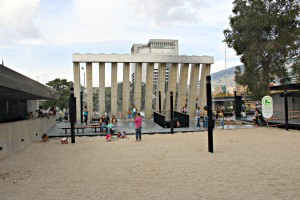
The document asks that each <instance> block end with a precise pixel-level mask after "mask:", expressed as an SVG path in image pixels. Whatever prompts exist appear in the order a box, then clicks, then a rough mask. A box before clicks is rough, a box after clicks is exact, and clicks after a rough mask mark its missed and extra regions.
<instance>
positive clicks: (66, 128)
mask: <svg viewBox="0 0 300 200" xmlns="http://www.w3.org/2000/svg"><path fill="white" fill-rule="evenodd" d="M61 129H63V130H65V134H67V130H71V127H62V128H61ZM74 129H76V130H77V133H79V131H78V130H79V129H81V130H82V133H84V129H86V127H85V126H77V127H74Z"/></svg>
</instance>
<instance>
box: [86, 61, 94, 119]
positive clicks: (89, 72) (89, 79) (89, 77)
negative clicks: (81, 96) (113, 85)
mask: <svg viewBox="0 0 300 200" xmlns="http://www.w3.org/2000/svg"><path fill="white" fill-rule="evenodd" d="M86 93H87V94H86V102H87V110H88V111H89V115H88V120H90V119H92V116H93V108H94V107H93V67H92V63H91V62H87V63H86Z"/></svg>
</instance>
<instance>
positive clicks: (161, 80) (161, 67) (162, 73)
mask: <svg viewBox="0 0 300 200" xmlns="http://www.w3.org/2000/svg"><path fill="white" fill-rule="evenodd" d="M165 84H166V63H159V64H158V79H157V94H156V110H159V103H158V101H159V91H161V108H162V110H163V108H164V99H165Z"/></svg>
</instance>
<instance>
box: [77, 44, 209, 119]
mask: <svg viewBox="0 0 300 200" xmlns="http://www.w3.org/2000/svg"><path fill="white" fill-rule="evenodd" d="M213 62H214V58H213V57H212V56H194V55H193V56H186V55H185V56H180V55H179V53H178V41H177V40H161V39H159V40H156V39H151V40H149V42H148V43H147V44H134V45H133V46H132V48H131V55H129V54H78V53H77V54H73V71H74V94H75V97H77V98H76V101H77V102H76V105H77V109H76V110H77V119H80V115H81V113H80V88H81V87H80V63H86V81H87V84H86V85H87V90H86V91H87V95H86V96H87V100H86V102H87V109H88V110H89V111H93V94H92V91H93V90H92V88H93V87H92V81H93V80H92V77H93V76H92V74H93V72H92V63H98V65H99V113H100V114H103V113H104V112H109V113H110V114H113V115H117V113H118V112H122V113H123V115H122V116H124V117H126V113H127V111H128V108H129V107H131V106H132V104H134V105H135V106H136V107H137V109H138V110H139V111H141V105H142V102H141V99H142V98H141V95H142V91H141V86H142V71H143V70H144V74H145V79H146V80H145V85H146V88H145V102H144V105H145V106H144V109H143V111H144V113H145V118H146V119H151V118H152V114H153V111H154V110H153V109H152V102H153V96H154V74H157V84H156V87H155V88H156V90H157V91H161V93H162V102H165V105H164V106H163V108H165V109H166V110H169V109H168V108H170V106H169V105H170V100H169V94H170V92H171V91H172V92H173V93H174V94H176V93H177V94H178V96H177V98H176V99H175V98H174V99H173V101H174V102H173V105H177V107H176V108H174V109H175V110H178V111H181V109H182V107H184V106H185V105H187V106H188V110H189V113H190V117H194V115H195V105H196V104H197V105H200V107H203V106H204V105H206V76H207V75H210V68H211V65H212V64H213ZM107 63H109V64H111V78H110V79H111V110H110V111H106V110H105V79H106V78H108V77H105V66H106V64H107ZM118 64H119V65H120V64H121V65H122V68H123V94H122V110H121V111H119V110H117V108H118V106H117V76H116V75H117V71H118V67H117V66H118ZM130 66H131V68H132V70H131V71H134V72H133V73H130ZM156 67H157V70H155V68H156ZM200 69H201V71H200ZM154 71H157V73H154ZM166 71H167V73H168V78H167V81H166ZM189 72H190V74H189ZM132 74H134V75H133V77H131V78H132V79H134V82H133V84H132V85H133V88H134V91H133V102H132V103H130V101H129V99H130V76H132ZM188 77H189V79H188ZM199 77H200V79H199ZM188 80H189V82H188ZM199 81H200V89H199V88H198V82H199ZM176 85H178V88H177V87H176ZM187 91H188V92H187ZM157 95H158V92H157ZM156 99H158V97H157V96H156ZM175 101H176V102H175ZM157 102H158V101H156V109H155V110H158V103H157ZM89 115H90V116H89V117H92V116H91V115H92V112H89Z"/></svg>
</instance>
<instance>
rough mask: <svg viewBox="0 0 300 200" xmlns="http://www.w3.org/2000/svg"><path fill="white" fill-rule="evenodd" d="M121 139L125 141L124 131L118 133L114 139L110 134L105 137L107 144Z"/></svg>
mask: <svg viewBox="0 0 300 200" xmlns="http://www.w3.org/2000/svg"><path fill="white" fill-rule="evenodd" d="M121 138H122V139H124V138H126V139H127V135H126V132H125V131H123V133H121V132H118V134H117V137H114V136H113V135H112V134H111V133H109V134H107V136H106V137H105V139H106V141H107V142H110V141H114V140H116V139H121Z"/></svg>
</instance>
